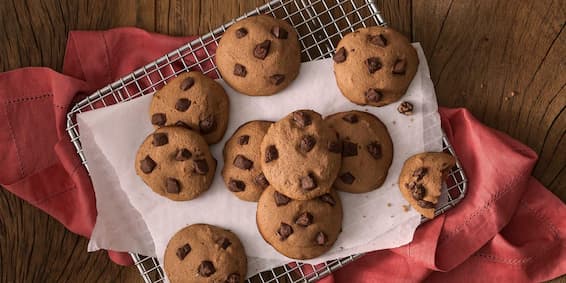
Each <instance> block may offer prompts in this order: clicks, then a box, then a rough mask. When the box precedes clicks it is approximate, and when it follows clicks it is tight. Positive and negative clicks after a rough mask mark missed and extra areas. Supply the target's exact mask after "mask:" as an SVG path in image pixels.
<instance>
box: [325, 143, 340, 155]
mask: <svg viewBox="0 0 566 283" xmlns="http://www.w3.org/2000/svg"><path fill="white" fill-rule="evenodd" d="M328 151H330V152H333V153H342V142H340V141H329V142H328Z"/></svg>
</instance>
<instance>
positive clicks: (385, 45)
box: [333, 26, 419, 106]
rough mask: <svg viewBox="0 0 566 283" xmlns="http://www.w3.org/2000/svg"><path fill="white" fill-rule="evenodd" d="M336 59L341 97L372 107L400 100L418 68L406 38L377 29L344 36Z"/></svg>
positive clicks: (336, 71)
mask: <svg viewBox="0 0 566 283" xmlns="http://www.w3.org/2000/svg"><path fill="white" fill-rule="evenodd" d="M333 59H334V74H335V76H336V83H337V84H338V87H339V88H340V91H342V94H343V95H344V96H345V97H346V98H348V99H349V100H350V101H352V102H354V103H356V104H359V105H373V106H384V105H387V104H390V103H392V102H395V101H397V100H399V98H401V97H402V96H403V95H404V94H405V92H406V91H407V88H408V87H409V84H410V83H411V81H412V80H413V77H414V76H415V74H416V72H417V67H418V65H419V58H418V57H417V51H416V50H415V49H414V48H413V46H411V44H410V43H409V40H407V38H406V37H405V36H403V35H402V34H400V33H398V32H397V31H395V30H393V29H392V28H387V27H378V26H373V27H367V28H361V29H358V30H356V31H354V32H352V33H349V34H347V35H346V36H344V38H342V40H340V42H339V43H338V46H337V47H336V52H335V54H334V57H333Z"/></svg>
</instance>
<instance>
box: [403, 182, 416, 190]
mask: <svg viewBox="0 0 566 283" xmlns="http://www.w3.org/2000/svg"><path fill="white" fill-rule="evenodd" d="M416 186H417V183H416V182H414V181H413V182H410V183H405V187H406V188H407V190H409V191H412V190H414V189H415V187H416Z"/></svg>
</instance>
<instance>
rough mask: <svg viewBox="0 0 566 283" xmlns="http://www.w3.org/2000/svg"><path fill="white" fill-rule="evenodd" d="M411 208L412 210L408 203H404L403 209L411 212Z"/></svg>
mask: <svg viewBox="0 0 566 283" xmlns="http://www.w3.org/2000/svg"><path fill="white" fill-rule="evenodd" d="M409 210H411V206H410V205H408V204H404V205H403V211H404V212H409Z"/></svg>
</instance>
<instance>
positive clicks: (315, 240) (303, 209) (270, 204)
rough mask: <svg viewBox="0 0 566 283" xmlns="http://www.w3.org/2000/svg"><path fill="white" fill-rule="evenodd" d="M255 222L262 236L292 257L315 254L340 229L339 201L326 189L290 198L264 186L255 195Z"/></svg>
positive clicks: (325, 248) (329, 243) (327, 245)
mask: <svg viewBox="0 0 566 283" xmlns="http://www.w3.org/2000/svg"><path fill="white" fill-rule="evenodd" d="M256 222H257V228H258V230H259V233H260V234H261V236H262V237H263V239H264V240H265V241H266V242H267V243H268V244H270V245H271V246H272V247H273V248H275V250H277V251H278V252H279V253H281V254H283V255H284V256H286V257H290V258H294V259H310V258H315V257H317V256H319V255H321V254H323V253H325V252H326V251H328V250H330V248H331V247H332V245H333V244H334V242H336V239H338V235H339V234H340V232H341V230H342V203H341V201H340V197H339V196H338V194H337V193H336V192H335V191H334V190H331V191H330V193H328V194H324V195H322V196H320V197H317V198H314V199H310V200H293V199H291V198H290V197H288V196H285V195H283V194H281V193H279V192H277V191H276V190H275V189H274V188H273V187H268V188H267V189H266V190H265V191H264V192H263V194H262V195H261V198H260V199H259V202H258V205H257V212H256Z"/></svg>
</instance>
